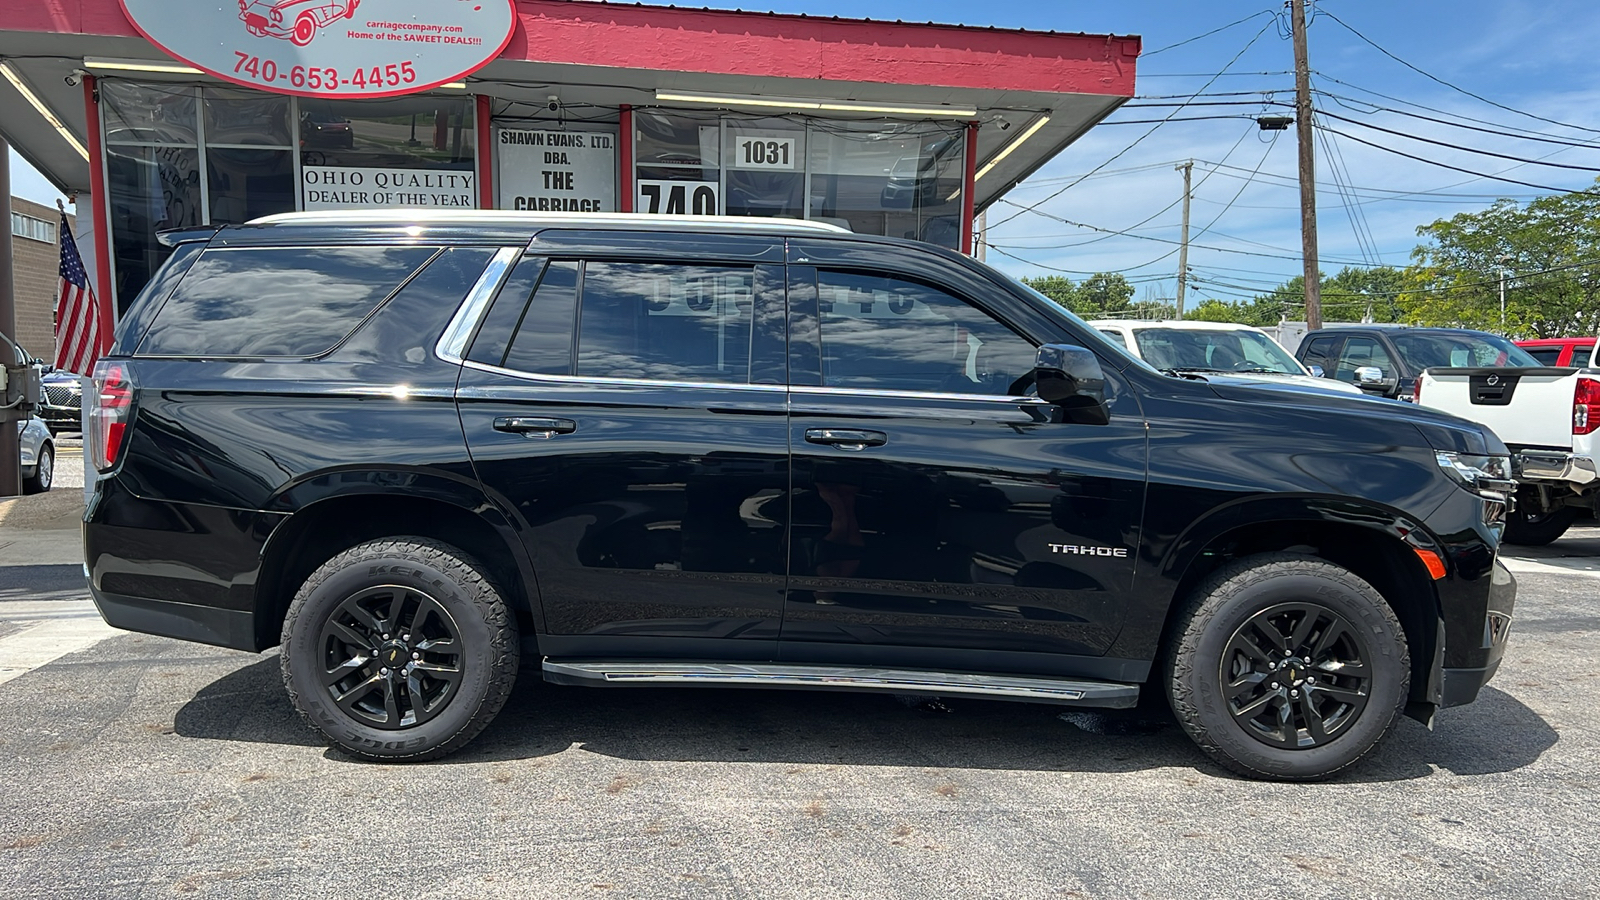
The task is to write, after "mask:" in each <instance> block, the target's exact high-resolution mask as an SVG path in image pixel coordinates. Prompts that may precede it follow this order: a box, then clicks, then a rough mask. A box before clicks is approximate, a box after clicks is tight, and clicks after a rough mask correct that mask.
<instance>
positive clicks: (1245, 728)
mask: <svg viewBox="0 0 1600 900" xmlns="http://www.w3.org/2000/svg"><path fill="white" fill-rule="evenodd" d="M1306 618H1311V619H1312V621H1311V624H1310V625H1306V624H1305V620H1306ZM1302 629H1304V631H1303V632H1302ZM1271 632H1276V634H1277V639H1276V642H1274V639H1273V638H1272V637H1271V634H1270V633H1271ZM1297 638H1298V639H1297ZM1319 644H1321V645H1323V646H1322V647H1320V648H1319V647H1318V645H1319ZM1308 649H1309V650H1311V651H1312V652H1310V653H1308V652H1307V651H1308ZM1263 650H1265V651H1266V652H1262V651H1263ZM1289 650H1292V651H1293V652H1292V653H1288V652H1287V651H1289ZM1319 650H1320V652H1318V651H1319ZM1286 653H1287V656H1288V658H1287V659H1286V658H1284V657H1285V654H1286ZM1275 667H1276V668H1275ZM1166 674H1167V688H1168V699H1169V700H1170V701H1171V703H1172V711H1173V713H1174V714H1175V715H1176V716H1177V718H1178V722H1179V723H1180V724H1181V725H1182V726H1183V729H1184V731H1186V732H1188V734H1189V737H1190V738H1191V739H1193V740H1194V742H1195V743H1196V744H1198V745H1199V746H1200V749H1201V750H1204V751H1205V752H1206V754H1207V755H1209V756H1210V757H1211V758H1212V759H1214V760H1216V761H1217V762H1218V763H1221V764H1222V765H1223V766H1226V767H1227V768H1229V769H1231V770H1233V771H1234V772H1237V773H1239V774H1241V775H1246V776H1248V777H1251V778H1261V779H1267V780H1274V781H1315V780H1319V779H1323V778H1327V777H1329V776H1331V775H1333V774H1334V773H1336V772H1338V771H1340V770H1341V769H1344V768H1346V767H1348V766H1350V765H1353V764H1354V763H1355V762H1356V761H1357V760H1360V759H1361V758H1362V757H1364V756H1365V755H1367V753H1369V752H1370V751H1371V750H1372V749H1373V748H1374V747H1376V746H1377V745H1378V743H1379V741H1381V740H1382V738H1383V737H1384V735H1385V734H1387V733H1388V731H1389V727H1390V726H1391V725H1392V724H1393V723H1394V720H1395V718H1396V716H1397V715H1398V714H1399V713H1400V711H1401V709H1402V708H1403V707H1404V705H1405V702H1406V698H1407V696H1408V694H1409V691H1410V682H1411V659H1410V652H1409V648H1408V646H1407V644H1406V639H1405V632H1404V630H1403V629H1402V628H1401V627H1400V622H1399V620H1397V619H1396V618H1395V615H1394V610H1392V609H1391V608H1390V607H1389V604H1388V603H1387V602H1385V601H1384V599H1383V597H1382V596H1381V595H1379V594H1378V592H1377V591H1376V590H1374V589H1373V588H1372V586H1371V585H1369V584H1367V583H1366V582H1365V581H1363V580H1362V579H1361V578H1359V577H1357V576H1356V575H1355V574H1354V573H1352V572H1350V571H1349V570H1347V569H1343V568H1341V567H1339V566H1336V565H1334V564H1332V563H1329V562H1327V561H1325V560H1321V559H1317V558H1315V557H1309V556H1299V555H1295V554H1289V553H1269V554H1262V555H1260V556H1253V557H1249V558H1246V559H1242V560H1239V561H1237V562H1234V563H1232V564H1229V565H1227V566H1224V567H1223V568H1222V569H1220V570H1218V571H1217V572H1215V573H1213V574H1212V575H1211V576H1210V577H1209V578H1207V579H1206V581H1205V582H1204V583H1203V584H1202V585H1201V586H1200V587H1199V588H1198V589H1197V590H1196V591H1195V594H1194V596H1193V597H1192V598H1191V600H1190V603H1189V605H1188V608H1187V609H1186V610H1185V612H1184V614H1183V616H1182V617H1181V618H1180V619H1179V621H1178V623H1177V630H1176V631H1175V633H1174V636H1173V639H1172V645H1171V647H1170V648H1169V649H1168V654H1167V671H1166ZM1307 679H1310V681H1307ZM1319 682H1320V683H1319ZM1230 685H1232V686H1234V687H1236V688H1238V690H1237V691H1236V692H1234V696H1230V692H1229V690H1228V688H1229V686H1230ZM1273 685H1277V687H1276V688H1274V687H1273ZM1291 690H1292V691H1295V692H1296V693H1295V696H1294V697H1291V696H1288V695H1289V693H1290V691H1291ZM1285 707H1288V708H1289V710H1290V715H1291V716H1292V720H1291V724H1292V726H1293V728H1287V727H1282V725H1281V722H1282V718H1281V716H1282V714H1283V711H1284V708H1285ZM1252 710H1254V713H1255V714H1254V715H1251V711H1252ZM1313 713H1314V714H1315V715H1314V716H1313V715H1312V714H1313ZM1313 723H1314V724H1315V727H1313Z"/></svg>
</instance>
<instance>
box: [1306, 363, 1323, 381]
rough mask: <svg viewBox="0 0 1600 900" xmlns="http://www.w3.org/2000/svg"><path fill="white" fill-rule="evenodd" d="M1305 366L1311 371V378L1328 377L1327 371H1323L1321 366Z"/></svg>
mask: <svg viewBox="0 0 1600 900" xmlns="http://www.w3.org/2000/svg"><path fill="white" fill-rule="evenodd" d="M1306 368H1307V369H1308V370H1309V371H1310V372H1311V377H1312V378H1327V377H1328V373H1327V372H1326V371H1324V370H1323V368H1322V367H1321V366H1307V367H1306Z"/></svg>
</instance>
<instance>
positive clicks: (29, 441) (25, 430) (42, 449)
mask: <svg viewBox="0 0 1600 900" xmlns="http://www.w3.org/2000/svg"><path fill="white" fill-rule="evenodd" d="M17 434H18V436H19V438H20V442H21V444H22V492H23V493H24V494H42V493H44V492H45V491H48V490H50V485H51V484H53V483H54V482H55V477H56V444H55V441H53V440H51V438H50V429H49V428H47V427H45V424H44V422H43V421H41V420H40V419H39V417H37V416H29V417H28V418H26V419H23V420H22V421H21V422H18V423H17Z"/></svg>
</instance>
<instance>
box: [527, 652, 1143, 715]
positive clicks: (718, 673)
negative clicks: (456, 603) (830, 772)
mask: <svg viewBox="0 0 1600 900" xmlns="http://www.w3.org/2000/svg"><path fill="white" fill-rule="evenodd" d="M544 680H545V681H549V682H553V683H555V684H575V685H587V686H590V687H596V686H600V687H618V686H660V687H685V686H688V687H769V688H800V689H808V690H817V691H878V692H881V693H887V694H931V695H934V696H940V697H949V696H955V695H958V694H967V695H973V696H979V697H987V698H990V699H994V700H1018V701H1023V702H1027V703H1061V704H1069V705H1077V706H1100V707H1112V708H1115V709H1127V708H1129V707H1131V706H1133V705H1134V704H1135V703H1137V702H1138V700H1139V686H1138V685H1136V684H1120V683H1117V682H1112V681H1083V680H1078V679H1071V678H1049V677H1040V676H1033V675H971V674H967V673H959V672H925V671H919V670H912V669H874V668H864V667H860V666H806V665H795V664H789V663H719V662H648V661H639V660H627V661H609V660H577V661H574V660H558V659H548V658H547V659H545V661H544Z"/></svg>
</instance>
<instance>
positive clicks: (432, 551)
mask: <svg viewBox="0 0 1600 900" xmlns="http://www.w3.org/2000/svg"><path fill="white" fill-rule="evenodd" d="M520 646H521V645H520V643H519V640H518V636H517V617H516V616H515V615H514V614H513V613H512V612H511V610H510V608H509V607H508V606H507V604H506V602H505V601H504V600H503V599H502V597H501V594H500V590H499V588H497V587H496V586H495V584H494V583H493V582H492V581H491V580H490V579H489V577H488V576H487V575H486V574H485V570H484V568H483V567H482V566H480V565H479V564H478V563H477V562H475V561H474V560H473V559H472V557H471V556H469V555H467V554H466V553H464V552H463V551H461V550H459V549H457V548H455V547H452V546H450V545H449V544H445V543H442V542H440V541H436V540H434V539H432V538H426V537H418V536H409V537H395V538H390V539H385V540H376V541H370V542H368V543H365V544H360V545H358V546H355V547H351V548H350V549H349V550H346V551H344V552H343V553H340V554H338V555H337V556H335V557H333V558H332V559H330V560H328V561H327V562H325V563H323V564H322V565H321V566H320V567H318V568H317V570H316V571H315V572H313V573H311V577H309V578H307V579H306V581H305V584H303V585H302V586H301V587H300V590H299V592H297V593H296V594H295V597H294V601H293V602H291V603H290V604H289V611H288V613H287V614H286V615H285V617H284V621H283V645H282V647H281V648H280V650H279V658H280V661H281V664H282V669H283V682H284V686H285V687H286V688H287V689H288V691H289V698H290V700H291V701H293V703H294V706H295V708H296V709H297V710H299V712H300V715H301V716H302V717H303V718H304V719H305V720H306V723H307V724H309V725H310V726H311V727H313V728H315V729H317V730H318V731H320V732H322V734H323V736H324V737H326V738H327V739H328V740H329V741H331V742H332V743H333V744H335V745H336V746H338V747H339V748H340V749H342V750H344V751H345V752H347V753H350V754H352V755H354V756H359V757H363V758H366V759H374V760H385V761H414V760H424V759H434V758H437V757H440V756H444V755H445V754H448V753H451V752H454V751H455V750H458V749H460V748H461V747H463V746H465V745H466V744H467V743H468V742H469V741H471V740H472V739H473V737H475V736H476V735H477V734H478V733H479V732H481V731H482V730H483V729H484V728H485V727H487V726H488V724H489V722H490V721H491V720H493V719H494V717H495V714H496V713H498V712H499V711H500V708H501V707H502V706H504V705H505V702H506V699H507V698H508V697H509V696H510V695H511V688H512V686H513V685H514V684H515V683H516V678H517V666H518V663H519V661H520V660H519V654H520Z"/></svg>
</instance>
